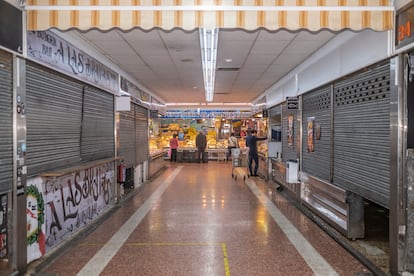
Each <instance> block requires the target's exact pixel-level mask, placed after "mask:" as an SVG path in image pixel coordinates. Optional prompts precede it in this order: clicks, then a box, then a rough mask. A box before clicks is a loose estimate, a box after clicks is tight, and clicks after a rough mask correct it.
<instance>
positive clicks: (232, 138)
mask: <svg viewBox="0 0 414 276" xmlns="http://www.w3.org/2000/svg"><path fill="white" fill-rule="evenodd" d="M227 143H228V146H227V148H228V149H229V152H228V157H230V156H231V149H235V148H238V147H239V142H238V141H237V138H236V136H234V132H232V133H231V134H230V137H229V140H228V141H227ZM227 159H228V158H227Z"/></svg>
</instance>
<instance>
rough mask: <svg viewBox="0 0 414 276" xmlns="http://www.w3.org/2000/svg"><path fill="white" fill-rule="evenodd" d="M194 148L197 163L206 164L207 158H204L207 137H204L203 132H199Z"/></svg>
mask: <svg viewBox="0 0 414 276" xmlns="http://www.w3.org/2000/svg"><path fill="white" fill-rule="evenodd" d="M196 147H197V150H198V152H197V157H198V158H197V162H199V163H201V162H207V160H208V158H206V157H207V156H205V154H206V152H205V151H206V147H207V137H206V136H205V135H204V132H203V131H202V130H200V132H199V133H198V135H197V136H196Z"/></svg>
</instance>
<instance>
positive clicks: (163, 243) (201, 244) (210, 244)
mask: <svg viewBox="0 0 414 276" xmlns="http://www.w3.org/2000/svg"><path fill="white" fill-rule="evenodd" d="M220 244H221V243H219V242H129V243H126V245H134V246H214V245H220Z"/></svg>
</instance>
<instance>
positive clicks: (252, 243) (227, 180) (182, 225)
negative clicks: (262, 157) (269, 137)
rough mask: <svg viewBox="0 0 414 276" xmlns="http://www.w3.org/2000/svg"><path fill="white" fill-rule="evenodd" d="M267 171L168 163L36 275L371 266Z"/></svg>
mask: <svg viewBox="0 0 414 276" xmlns="http://www.w3.org/2000/svg"><path fill="white" fill-rule="evenodd" d="M265 184H266V183H265V182H264V180H263V179H261V178H259V177H251V178H248V179H247V180H246V181H243V178H242V177H239V178H237V179H234V178H233V177H232V164H231V162H209V163H207V164H183V163H178V164H177V163H172V164H170V163H169V162H168V167H167V168H166V169H165V170H164V171H163V172H162V173H160V174H159V175H158V176H157V177H156V178H153V179H151V180H150V181H148V182H146V183H144V184H142V185H141V186H140V187H137V188H135V189H134V190H133V191H132V192H131V193H130V194H129V195H127V197H126V198H125V199H124V200H122V201H121V202H120V203H119V204H118V205H117V206H116V207H115V208H113V210H111V211H109V212H108V214H106V215H104V216H103V217H105V219H99V220H98V221H97V222H96V223H95V224H94V225H93V226H92V227H91V228H89V229H88V230H86V231H84V233H82V234H81V235H78V236H77V237H75V238H74V239H72V240H71V241H70V244H67V245H65V246H64V247H65V248H64V249H63V248H61V249H59V250H58V251H59V253H55V254H51V257H50V258H48V259H47V260H43V263H32V265H31V267H29V273H31V274H32V275H34V274H37V275H117V276H120V275H184V276H187V275H194V276H215V275H224V276H229V275H242V276H245V275H255V276H258V275H283V276H286V275H371V274H370V273H369V271H368V270H367V269H366V268H365V267H364V266H363V265H362V264H361V263H360V262H359V261H358V260H357V259H355V258H354V257H353V256H352V255H351V254H349V253H348V252H347V251H346V250H345V249H343V248H342V247H341V246H340V245H339V244H338V243H336V242H335V241H334V240H333V239H331V238H330V236H328V235H327V234H326V233H325V232H323V231H322V230H321V228H319V227H318V226H317V225H316V224H314V223H313V222H312V221H311V220H310V219H308V218H307V217H306V216H304V215H303V214H302V213H301V212H300V211H299V210H297V209H296V208H295V207H294V206H293V205H292V204H291V203H290V202H289V201H287V200H286V199H285V198H284V197H283V196H282V195H281V194H279V193H278V192H276V191H272V190H270V189H269V188H268V187H267V185H265Z"/></svg>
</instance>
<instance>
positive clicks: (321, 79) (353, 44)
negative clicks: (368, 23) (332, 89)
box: [265, 30, 392, 108]
mask: <svg viewBox="0 0 414 276" xmlns="http://www.w3.org/2000/svg"><path fill="white" fill-rule="evenodd" d="M390 37H391V36H390V35H389V33H388V32H374V31H371V30H365V31H362V32H358V33H354V32H349V31H348V32H343V33H341V34H339V35H337V36H336V37H335V38H334V39H332V40H331V41H330V42H328V43H327V44H326V45H325V46H323V47H322V48H321V49H319V50H318V51H317V52H316V53H315V54H313V55H312V56H311V57H309V58H308V59H307V60H306V61H305V62H303V63H302V64H301V65H299V66H298V67H296V68H295V69H294V70H292V72H290V73H289V74H288V75H286V76H285V77H284V78H282V79H281V80H280V81H279V82H277V83H275V84H274V85H273V86H272V87H271V88H270V89H268V90H267V91H266V92H265V94H266V98H267V107H268V108H269V107H272V106H274V105H276V104H279V103H281V102H283V101H285V99H286V97H287V96H296V95H300V94H303V93H305V92H308V91H310V90H312V89H314V88H317V87H319V86H321V85H324V84H327V83H330V82H332V81H334V80H336V79H338V78H340V77H342V76H345V75H348V74H350V73H352V72H355V71H357V70H359V69H361V68H364V67H367V66H369V65H371V64H374V63H376V62H378V61H380V60H383V59H386V58H387V57H389V56H390V55H389V48H390V47H389V46H390V45H391V44H390V43H392V41H390Z"/></svg>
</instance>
